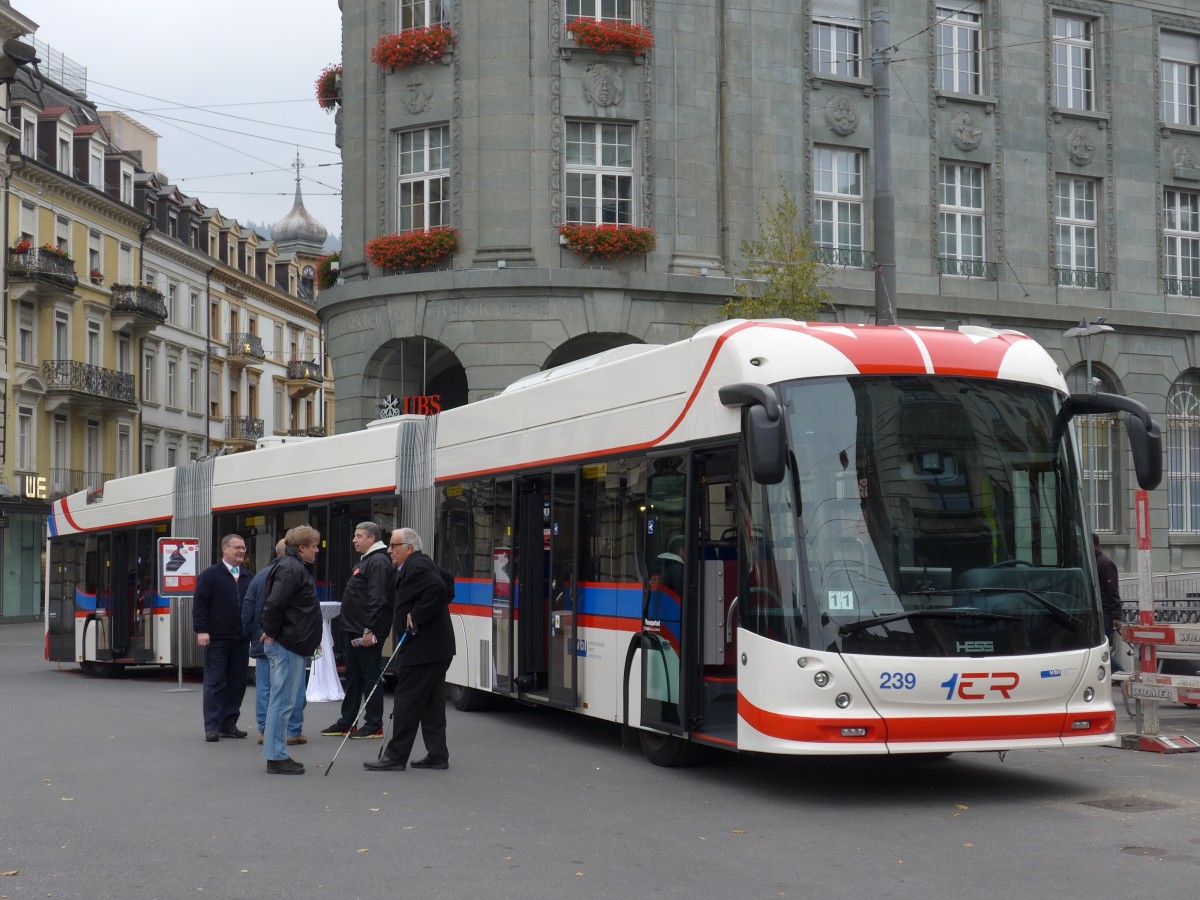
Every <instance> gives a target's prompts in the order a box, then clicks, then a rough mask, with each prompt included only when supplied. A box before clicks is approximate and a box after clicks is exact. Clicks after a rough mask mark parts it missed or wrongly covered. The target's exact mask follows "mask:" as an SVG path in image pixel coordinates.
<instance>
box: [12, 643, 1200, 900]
mask: <svg viewBox="0 0 1200 900" xmlns="http://www.w3.org/2000/svg"><path fill="white" fill-rule="evenodd" d="M175 684H176V681H175V674H174V672H158V671H153V670H139V671H134V672H130V673H128V674H127V675H125V676H124V677H121V678H117V679H112V680H95V679H89V678H85V677H84V676H82V675H81V674H80V673H79V671H78V669H76V668H74V667H65V668H63V669H62V670H59V669H58V668H57V666H56V665H55V664H52V663H46V662H45V661H44V660H43V658H42V632H41V627H40V626H39V625H23V624H17V625H5V626H0V710H3V713H4V727H3V728H2V729H0V765H2V766H3V775H2V777H0V873H3V874H2V875H0V898H10V900H25V898H47V897H54V898H61V900H108V898H112V900H117V898H120V900H143V898H159V900H175V898H183V897H212V898H222V900H224V898H256V900H273V898H297V900H309V898H330V900H355V898H377V897H385V896H387V897H406V898H422V900H435V898H454V900H459V898H488V900H492V898H521V900H526V898H543V897H544V898H554V900H560V898H576V897H578V898H585V897H586V898H594V897H604V898H685V897H686V898H731V897H738V898H764V900H765V898H775V897H792V898H835V900H836V898H921V900H937V898H959V900H961V898H1026V897H1028V898H1033V897H1037V898H1054V900H1073V898H1079V900H1084V898H1087V900H1095V898H1100V897H1106V898H1108V897H1147V896H1148V897H1164V898H1165V897H1194V896H1196V895H1197V892H1198V891H1200V826H1198V823H1197V817H1198V816H1200V754H1175V755H1160V754H1150V753H1138V752H1134V751H1125V750H1118V749H1115V748H1107V747H1105V748H1095V749H1092V750H1090V751H1087V752H1079V751H1044V752H1031V751H1016V752H1014V753H1011V754H1009V755H1008V757H1007V758H1006V759H1005V760H1003V761H1002V760H1000V759H999V758H998V757H997V755H996V754H978V755H976V754H960V755H956V756H953V757H951V758H950V759H948V760H942V761H930V762H912V761H910V762H905V761H903V760H902V759H901V760H891V759H876V758H865V759H856V760H844V759H842V760H826V759H813V758H808V759H774V758H755V757H739V756H734V755H726V756H720V757H718V758H717V760H716V761H715V762H713V763H712V764H709V765H705V766H701V767H697V768H692V769H674V770H671V769H661V768H657V767H654V766H652V765H650V764H649V763H648V762H646V761H645V760H644V759H643V757H642V756H641V754H640V753H639V752H637V751H635V750H632V749H623V748H622V747H621V744H620V740H619V731H618V728H617V727H616V726H615V725H611V724H606V723H597V722H592V721H589V720H584V719H580V718H577V717H573V716H570V715H567V714H564V713H559V712H554V711H548V710H534V709H524V708H519V707H511V706H510V707H505V708H502V709H499V710H496V711H492V712H485V713H459V712H457V711H456V710H454V709H453V708H451V709H450V711H449V714H450V724H449V741H450V752H451V761H450V766H451V767H450V769H449V771H446V772H436V771H434V772H428V771H414V770H411V769H410V770H408V771H406V772H395V773H375V772H367V771H364V770H363V769H362V766H361V763H362V761H363V760H364V759H369V758H374V757H375V756H376V754H377V753H378V751H379V746H380V745H379V742H377V741H347V742H346V746H345V748H344V749H343V750H342V752H341V755H340V756H339V757H338V759H337V765H336V766H335V767H334V769H333V771H332V772H331V773H330V774H329V776H328V777H325V776H324V772H325V769H326V766H327V765H328V763H329V760H330V758H331V757H332V756H333V754H334V751H335V750H336V749H337V747H338V744H339V742H340V739H337V738H322V737H320V736H319V735H318V734H317V732H318V731H319V730H320V728H321V727H323V726H325V725H328V724H329V723H330V722H332V721H333V720H334V719H335V718H336V716H337V704H331V703H323V704H312V705H310V706H309V708H308V710H307V713H306V725H305V733H306V734H307V735H308V736H309V743H308V744H307V745H305V746H301V747H294V748H292V749H293V750H294V751H295V752H294V753H293V756H294V757H295V758H297V759H299V760H300V761H301V762H303V763H305V765H306V766H307V768H308V772H307V773H306V774H305V775H303V776H299V777H296V776H280V775H267V774H266V772H265V763H264V761H263V757H262V753H261V748H260V747H259V746H258V745H257V744H256V743H255V742H254V739H253V737H251V738H249V739H246V740H240V741H237V740H222V741H220V742H219V743H217V744H207V743H205V741H204V733H203V726H202V723H201V715H200V693H199V690H198V688H199V685H198V683H196V682H195V681H192V682H185V686H187V687H191V688H195V689H197V690H195V691H193V692H189V693H168V689H170V688H174V687H175ZM253 705H254V695H253V689H252V688H251V689H250V690H249V691H248V692H247V695H246V701H245V703H244V705H243V710H245V711H246V712H245V713H244V714H243V716H242V720H241V723H240V724H241V726H242V727H243V728H246V729H247V730H250V731H251V733H252V734H253V729H254V722H253V718H254V716H253ZM390 705H391V698H390V695H389V697H388V709H389V710H390ZM1118 710H1120V712H1121V724H1122V727H1123V728H1124V729H1126V730H1130V729H1131V727H1132V726H1131V723H1130V720H1129V719H1128V717H1127V716H1126V715H1125V712H1124V708H1123V705H1122V704H1121V703H1120V702H1119V699H1118ZM1162 723H1163V731H1164V733H1185V734H1191V735H1192V736H1194V737H1200V712H1196V711H1191V710H1185V709H1183V708H1182V707H1179V706H1167V707H1163V711H1162ZM421 752H422V751H421V746H420V741H418V744H417V748H416V752H415V753H414V757H417V756H419V755H421Z"/></svg>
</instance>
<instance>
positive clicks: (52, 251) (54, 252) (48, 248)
mask: <svg viewBox="0 0 1200 900" xmlns="http://www.w3.org/2000/svg"><path fill="white" fill-rule="evenodd" d="M42 252H43V253H45V254H46V255H47V256H55V257H57V258H58V259H61V260H62V261H63V262H73V261H74V260H72V259H71V254H70V253H68V252H67V251H66V250H62V249H60V248H58V247H56V246H54V244H42Z"/></svg>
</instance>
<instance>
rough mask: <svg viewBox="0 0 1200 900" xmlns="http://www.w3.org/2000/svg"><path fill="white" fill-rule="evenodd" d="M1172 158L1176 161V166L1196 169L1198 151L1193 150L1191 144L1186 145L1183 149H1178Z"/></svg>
mask: <svg viewBox="0 0 1200 900" xmlns="http://www.w3.org/2000/svg"><path fill="white" fill-rule="evenodd" d="M1172 158H1173V159H1174V160H1175V165H1177V166H1182V167H1183V168H1185V169H1192V168H1195V166H1196V163H1197V159H1196V151H1195V150H1193V149H1192V145H1191V144H1184V145H1183V146H1182V147H1177V148H1176V149H1175V153H1174V155H1173V157H1172Z"/></svg>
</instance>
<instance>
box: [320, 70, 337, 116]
mask: <svg viewBox="0 0 1200 900" xmlns="http://www.w3.org/2000/svg"><path fill="white" fill-rule="evenodd" d="M341 74H342V64H341V63H331V64H330V65H328V66H326V67H325V68H324V69H322V70H321V74H320V75H318V76H317V106H319V107H321V109H323V110H325V112H333V110H335V109H337V105H338V101H339V100H340V99H342V98H341V94H340V93H339V92H338V85H337V80H338V78H339V77H340V76H341Z"/></svg>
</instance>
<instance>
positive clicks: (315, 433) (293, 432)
mask: <svg viewBox="0 0 1200 900" xmlns="http://www.w3.org/2000/svg"><path fill="white" fill-rule="evenodd" d="M287 436H288V437H310V438H319V437H325V426H324V425H310V426H309V427H308V428H289V429H288V430H287Z"/></svg>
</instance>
